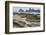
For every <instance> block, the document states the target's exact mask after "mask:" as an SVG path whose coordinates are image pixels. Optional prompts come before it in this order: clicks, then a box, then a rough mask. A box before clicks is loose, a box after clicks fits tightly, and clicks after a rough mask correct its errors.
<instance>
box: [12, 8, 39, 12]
mask: <svg viewBox="0 0 46 35" xmlns="http://www.w3.org/2000/svg"><path fill="white" fill-rule="evenodd" d="M29 8H31V9H34V10H40V8H38V7H13V12H19V9H23V10H24V11H25V10H29Z"/></svg>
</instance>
